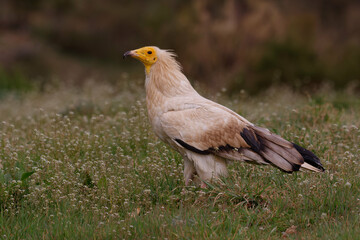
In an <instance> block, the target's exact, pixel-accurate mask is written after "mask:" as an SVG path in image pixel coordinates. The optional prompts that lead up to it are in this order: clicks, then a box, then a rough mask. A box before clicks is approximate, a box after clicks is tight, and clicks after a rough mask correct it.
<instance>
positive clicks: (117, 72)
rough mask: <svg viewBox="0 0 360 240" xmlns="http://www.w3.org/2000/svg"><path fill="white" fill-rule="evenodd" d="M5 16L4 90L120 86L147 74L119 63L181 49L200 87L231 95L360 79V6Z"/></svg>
mask: <svg viewBox="0 0 360 240" xmlns="http://www.w3.org/2000/svg"><path fill="white" fill-rule="evenodd" d="M0 15H1V18H0V52H1V56H0V67H1V69H2V70H1V74H0V75H1V77H0V78H1V79H0V81H1V83H0V89H2V90H4V89H6V90H7V89H14V88H24V89H28V88H29V84H33V83H35V84H36V86H40V87H42V86H43V85H46V83H48V82H49V81H51V82H52V83H53V82H54V80H53V79H56V81H65V82H75V83H76V84H81V83H82V82H84V81H85V80H86V79H88V78H95V79H97V80H99V81H100V80H101V81H112V82H114V81H118V79H119V78H120V77H119V76H121V75H122V74H123V72H124V71H126V72H135V71H136V72H140V70H139V69H140V68H139V67H136V68H135V69H134V70H131V69H133V67H132V63H133V62H132V61H130V62H127V63H124V62H123V61H120V59H121V56H122V54H123V52H124V51H126V50H129V49H134V48H137V47H140V46H143V45H158V46H160V47H161V48H170V49H174V50H175V51H176V53H177V54H178V55H179V60H180V62H181V63H182V65H183V66H184V71H185V72H186V74H187V75H188V76H189V77H190V78H191V80H192V81H198V82H201V83H203V84H204V85H207V86H208V87H209V88H212V89H218V88H219V87H226V88H228V89H229V90H230V91H229V92H230V93H232V94H237V93H239V90H241V89H245V90H247V91H248V92H250V93H256V92H258V91H259V90H262V89H265V88H267V87H269V86H271V85H274V84H276V85H283V84H285V85H290V86H292V87H293V88H295V89H313V88H316V87H318V86H319V85H321V84H323V83H324V82H326V83H329V84H330V85H332V86H333V87H335V88H344V87H349V86H350V87H351V88H353V89H357V84H358V81H359V78H360V77H359V76H360V68H359V67H358V66H359V63H360V45H359V43H360V17H359V16H360V3H359V1H355V0H345V1H340V0H330V1H329V0H327V1H326V0H321V1H309V0H305V1H274V0H273V1H262V0H256V1H250V0H227V1H215V0H208V1H201V2H199V1H179V0H172V1H116V0H104V1H95V0H90V1H86V2H83V1H74V0H34V1H31V2H30V1H25V0H3V1H1V3H0ZM141 73H142V72H141ZM131 74H132V73H131ZM5 78H7V79H5ZM13 79H16V80H13ZM20 79H21V80H20ZM56 81H55V82H56Z"/></svg>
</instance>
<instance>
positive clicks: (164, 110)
mask: <svg viewBox="0 0 360 240" xmlns="http://www.w3.org/2000/svg"><path fill="white" fill-rule="evenodd" d="M124 56H132V57H134V58H136V59H138V60H140V61H141V62H143V63H144V65H145V70H146V71H145V72H146V80H145V88H146V103H147V109H148V115H149V120H150V123H151V125H152V128H153V130H154V132H155V134H156V135H157V136H158V137H159V138H160V139H161V140H162V141H164V142H166V143H168V144H169V145H170V146H171V147H172V148H174V149H175V150H177V151H178V152H179V153H180V154H181V155H182V156H183V158H184V178H185V183H186V184H189V182H190V180H192V179H194V176H195V175H197V176H198V177H199V178H200V179H201V180H203V181H210V180H211V179H212V178H218V177H220V176H226V175H227V174H228V172H227V166H226V165H227V161H228V160H233V161H246V162H252V163H257V164H271V165H274V166H276V167H278V168H280V169H281V170H283V171H286V172H292V171H297V170H299V169H300V168H305V169H309V170H312V171H317V172H320V171H324V168H323V167H322V165H321V163H320V161H319V159H318V158H317V157H316V156H315V155H314V154H313V153H312V152H310V151H309V150H306V149H304V148H302V147H300V146H298V145H296V144H294V143H291V142H289V141H287V140H285V139H283V138H281V137H280V136H277V135H275V134H272V133H271V132H270V131H269V130H267V129H265V128H261V127H257V126H255V125H254V124H252V123H250V122H249V121H248V120H246V119H245V118H243V117H242V116H240V115H239V114H237V113H235V112H234V111H232V110H230V109H228V108H226V107H224V106H222V105H220V104H217V103H215V102H213V101H210V100H208V99H206V98H204V97H202V96H200V95H199V94H198V93H197V92H196V91H195V89H194V88H193V87H192V86H191V84H190V82H189V81H188V79H187V78H186V77H185V75H184V74H183V73H182V72H181V68H180V65H179V63H178V62H177V61H176V60H175V57H174V54H173V53H171V52H169V51H166V50H161V49H159V48H157V47H144V48H140V49H137V50H133V51H129V52H126V53H125V54H124Z"/></svg>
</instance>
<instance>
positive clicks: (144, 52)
mask: <svg viewBox="0 0 360 240" xmlns="http://www.w3.org/2000/svg"><path fill="white" fill-rule="evenodd" d="M127 56H131V57H133V58H135V59H137V60H139V61H141V62H142V63H143V64H144V65H145V70H146V73H149V72H150V67H151V66H152V65H153V64H154V63H156V61H157V55H156V51H155V48H153V47H143V48H139V49H135V50H132V51H128V52H126V53H125V54H124V58H125V57H127Z"/></svg>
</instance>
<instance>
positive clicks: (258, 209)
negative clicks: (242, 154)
mask: <svg viewBox="0 0 360 240" xmlns="http://www.w3.org/2000/svg"><path fill="white" fill-rule="evenodd" d="M224 95H225V94H223V93H219V94H217V95H215V96H213V98H214V99H215V100H216V101H218V102H220V103H222V104H225V105H227V106H229V107H230V108H232V109H234V110H235V111H237V112H239V113H241V114H242V115H244V116H245V117H246V118H248V119H249V120H250V121H253V122H255V123H256V124H258V125H261V126H266V127H268V128H270V129H271V130H273V131H275V132H276V133H278V134H280V135H282V136H284V137H285V138H287V139H289V140H292V141H294V142H296V143H298V144H301V145H303V146H306V147H307V148H309V149H311V150H313V151H314V152H315V153H316V154H317V155H318V156H319V157H320V158H321V159H322V162H323V164H324V167H325V168H326V169H327V171H326V173H324V174H316V173H311V172H297V173H294V174H284V173H282V172H281V171H279V170H278V169H275V168H272V167H268V166H254V165H250V164H244V163H234V164H232V165H230V166H229V168H230V173H231V174H230V176H229V177H228V178H225V179H222V181H220V182H216V183H209V186H208V188H207V189H199V188H197V187H195V186H189V187H186V186H184V181H183V177H182V170H183V163H182V159H181V157H180V155H179V154H177V153H175V152H174V151H172V150H171V149H170V148H169V147H167V146H166V145H164V144H163V143H161V142H160V141H159V140H158V139H157V138H156V137H155V136H154V134H153V133H152V131H151V129H150V126H149V124H148V120H147V115H146V109H145V105H144V100H143V99H144V90H143V87H142V84H138V83H137V82H135V83H130V84H127V85H126V86H125V85H119V86H109V85H106V84H101V85H100V84H95V83H90V84H88V85H87V86H85V87H84V88H82V89H81V90H80V89H77V88H72V87H70V88H65V87H63V88H62V87H60V88H57V89H47V90H46V91H45V92H43V93H36V92H29V93H24V94H23V95H14V96H11V95H7V97H6V98H4V99H2V101H1V103H0V134H1V138H0V161H1V164H2V166H1V169H0V215H1V216H0V238H1V239H279V238H282V237H283V238H289V239H358V238H359V236H360V208H359V207H360V181H358V179H359V177H360V175H359V173H360V167H359V154H360V150H359V148H358V145H359V140H360V131H359V129H358V127H359V125H360V120H359V119H360V118H359V117H360V116H359V114H360V111H359V110H360V100H359V98H357V97H356V96H355V95H353V94H346V93H337V92H334V91H331V90H328V89H323V90H319V91H318V93H316V94H313V95H312V97H304V96H303V95H299V94H297V93H294V92H292V91H290V90H288V89H286V88H274V89H270V90H268V91H267V92H264V93H263V94H262V95H261V96H258V97H249V96H246V94H245V93H241V94H238V95H237V96H236V98H234V99H232V100H230V99H228V98H226V97H225V96H224Z"/></svg>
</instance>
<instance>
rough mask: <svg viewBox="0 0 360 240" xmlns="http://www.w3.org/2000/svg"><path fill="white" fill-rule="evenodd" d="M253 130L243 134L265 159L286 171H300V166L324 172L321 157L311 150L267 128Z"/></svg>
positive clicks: (254, 128) (254, 127) (255, 127)
mask: <svg viewBox="0 0 360 240" xmlns="http://www.w3.org/2000/svg"><path fill="white" fill-rule="evenodd" d="M252 130H253V131H250V130H247V129H244V130H243V132H242V134H241V136H242V137H243V139H244V140H245V142H246V143H248V144H249V146H250V147H251V150H253V151H254V152H256V153H257V154H259V155H260V156H261V157H262V158H263V159H264V160H265V161H267V162H269V163H271V164H272V165H274V166H276V167H278V168H279V169H281V170H282V171H284V172H289V173H291V172H293V171H299V170H300V168H304V169H308V170H311V171H315V172H323V171H324V168H323V167H322V165H321V163H320V160H319V158H318V157H317V156H316V155H315V154H314V153H312V152H311V151H309V150H307V149H305V148H302V147H300V146H298V145H296V144H294V143H291V142H289V141H287V140H285V139H283V138H281V137H280V136H278V135H276V134H273V133H271V132H270V131H269V130H267V129H265V128H260V127H257V126H253V127H252Z"/></svg>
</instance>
